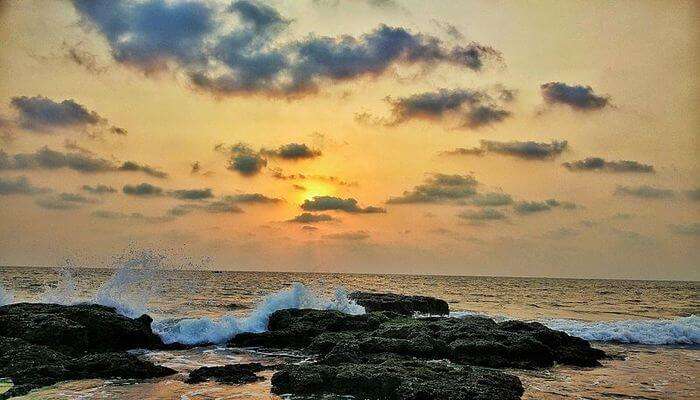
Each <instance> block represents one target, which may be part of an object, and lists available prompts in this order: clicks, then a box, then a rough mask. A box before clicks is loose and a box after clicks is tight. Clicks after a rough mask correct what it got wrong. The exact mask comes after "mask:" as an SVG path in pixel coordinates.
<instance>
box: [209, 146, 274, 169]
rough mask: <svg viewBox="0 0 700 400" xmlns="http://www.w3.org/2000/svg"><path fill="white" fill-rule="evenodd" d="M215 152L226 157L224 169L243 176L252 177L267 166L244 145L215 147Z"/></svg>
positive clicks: (260, 157)
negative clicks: (219, 152)
mask: <svg viewBox="0 0 700 400" xmlns="http://www.w3.org/2000/svg"><path fill="white" fill-rule="evenodd" d="M214 149H215V150H217V151H221V152H223V153H225V154H227V155H228V157H229V158H228V161H227V165H226V168H227V169H229V170H231V171H236V172H238V173H239V174H241V175H243V176H254V175H257V174H259V173H260V171H262V169H263V168H265V167H266V166H267V160H266V159H265V158H264V157H263V156H262V155H261V154H260V152H257V151H255V150H253V149H252V148H251V147H250V146H249V145H247V144H245V143H236V144H234V145H232V146H230V147H228V148H226V147H225V146H223V145H217V146H216V147H214Z"/></svg>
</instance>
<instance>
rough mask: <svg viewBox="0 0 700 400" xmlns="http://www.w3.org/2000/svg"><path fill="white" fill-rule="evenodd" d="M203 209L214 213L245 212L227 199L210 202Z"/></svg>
mask: <svg viewBox="0 0 700 400" xmlns="http://www.w3.org/2000/svg"><path fill="white" fill-rule="evenodd" d="M202 209H203V210H204V211H206V212H208V213H212V214H240V213H242V212H243V209H241V208H240V207H239V206H237V205H236V204H235V203H232V202H230V201H227V200H226V199H223V200H218V201H213V202H211V203H208V204H206V205H205V206H203V207H202Z"/></svg>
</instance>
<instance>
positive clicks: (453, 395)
mask: <svg viewBox="0 0 700 400" xmlns="http://www.w3.org/2000/svg"><path fill="white" fill-rule="evenodd" d="M272 391H273V393H276V394H288V393H289V394H298V395H311V394H323V393H333V394H339V395H352V396H355V397H358V398H363V399H389V400H431V399H435V400H437V399H440V400H515V399H519V398H520V396H521V395H522V394H523V387H522V384H521V383H520V380H519V379H518V378H517V377H515V376H511V375H506V374H504V373H501V372H498V371H491V370H485V369H478V368H473V367H468V366H458V365H454V364H450V363H447V362H439V361H421V360H396V359H388V360H386V361H383V362H381V363H373V364H357V363H345V364H339V365H324V364H298V365H289V366H286V367H285V368H284V369H282V370H281V371H278V372H277V373H275V374H274V375H273V376H272Z"/></svg>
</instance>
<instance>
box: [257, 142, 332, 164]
mask: <svg viewBox="0 0 700 400" xmlns="http://www.w3.org/2000/svg"><path fill="white" fill-rule="evenodd" d="M260 153H261V154H264V155H266V156H268V157H274V158H281V159H284V160H303V159H309V158H316V157H320V156H321V151H320V150H313V149H311V148H310V147H309V146H307V145H306V144H303V143H289V144H285V145H282V146H280V147H279V148H277V149H274V150H266V149H262V150H261V151H260Z"/></svg>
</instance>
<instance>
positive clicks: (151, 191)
mask: <svg viewBox="0 0 700 400" xmlns="http://www.w3.org/2000/svg"><path fill="white" fill-rule="evenodd" d="M122 192H124V194H128V195H131V196H143V197H153V196H162V195H163V189H162V188H160V187H158V186H154V185H151V184H150V183H145V182H144V183H139V184H138V185H124V187H123V188H122Z"/></svg>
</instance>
